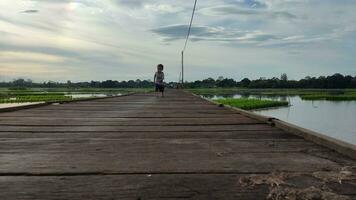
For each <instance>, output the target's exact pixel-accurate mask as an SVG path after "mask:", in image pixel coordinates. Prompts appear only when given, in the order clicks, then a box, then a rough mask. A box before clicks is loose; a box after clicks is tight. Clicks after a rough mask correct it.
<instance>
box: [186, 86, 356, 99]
mask: <svg viewBox="0 0 356 200" xmlns="http://www.w3.org/2000/svg"><path fill="white" fill-rule="evenodd" d="M189 91H191V92H193V93H195V94H198V95H204V96H214V95H218V96H219V95H220V96H231V95H234V94H240V95H242V96H246V97H248V96H249V95H261V96H300V97H301V98H302V99H303V100H329V101H352V100H356V90H355V89H248V88H198V89H189Z"/></svg>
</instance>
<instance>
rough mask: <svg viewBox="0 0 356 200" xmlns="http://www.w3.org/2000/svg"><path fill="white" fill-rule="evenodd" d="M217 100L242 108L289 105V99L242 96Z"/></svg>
mask: <svg viewBox="0 0 356 200" xmlns="http://www.w3.org/2000/svg"><path fill="white" fill-rule="evenodd" d="M215 102H217V103H220V104H224V105H229V106H233V107H236V108H241V109H244V110H254V109H260V108H270V107H278V106H288V102H287V101H271V100H260V99H247V98H241V99H232V98H227V99H218V100H215Z"/></svg>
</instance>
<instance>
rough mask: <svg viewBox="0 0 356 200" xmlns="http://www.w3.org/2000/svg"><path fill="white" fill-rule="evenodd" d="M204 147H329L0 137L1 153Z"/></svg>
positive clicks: (251, 142)
mask: <svg viewBox="0 0 356 200" xmlns="http://www.w3.org/2000/svg"><path fill="white" fill-rule="evenodd" d="M192 146H194V148H193V150H197V149H198V148H200V149H202V150H203V149H207V148H209V149H208V150H210V151H213V152H216V153H217V154H219V153H220V154H221V156H223V154H230V153H244V152H246V153H267V152H271V153H274V152H276V153H278V152H279V153H280V152H284V153H285V152H294V153H297V152H305V151H307V150H308V151H330V150H328V149H326V148H324V147H321V146H317V145H315V144H314V143H311V142H306V141H304V140H300V139H296V140H293V139H289V140H258V141H256V140H231V139H94V138H88V139H75V140H74V139H47V138H46V139H38V138H36V139H29V138H24V139H1V140H0V152H1V153H5V152H6V153H15V152H16V153H21V152H22V153H29V152H31V153H43V152H48V153H58V152H60V153H68V154H70V153H74V152H76V153H80V152H86V153H108V154H114V153H117V152H120V153H127V152H135V151H136V152H137V153H141V152H147V153H150V154H151V153H152V154H154V153H161V152H167V151H172V152H175V151H178V152H179V151H180V150H179V149H180V148H184V149H189V148H192Z"/></svg>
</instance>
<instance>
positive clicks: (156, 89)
mask: <svg viewBox="0 0 356 200" xmlns="http://www.w3.org/2000/svg"><path fill="white" fill-rule="evenodd" d="M155 95H156V97H158V95H159V87H158V85H157V84H155Z"/></svg>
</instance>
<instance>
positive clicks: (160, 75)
mask: <svg viewBox="0 0 356 200" xmlns="http://www.w3.org/2000/svg"><path fill="white" fill-rule="evenodd" d="M154 80H155V83H163V80H164V73H163V72H156V73H155V77H154Z"/></svg>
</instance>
